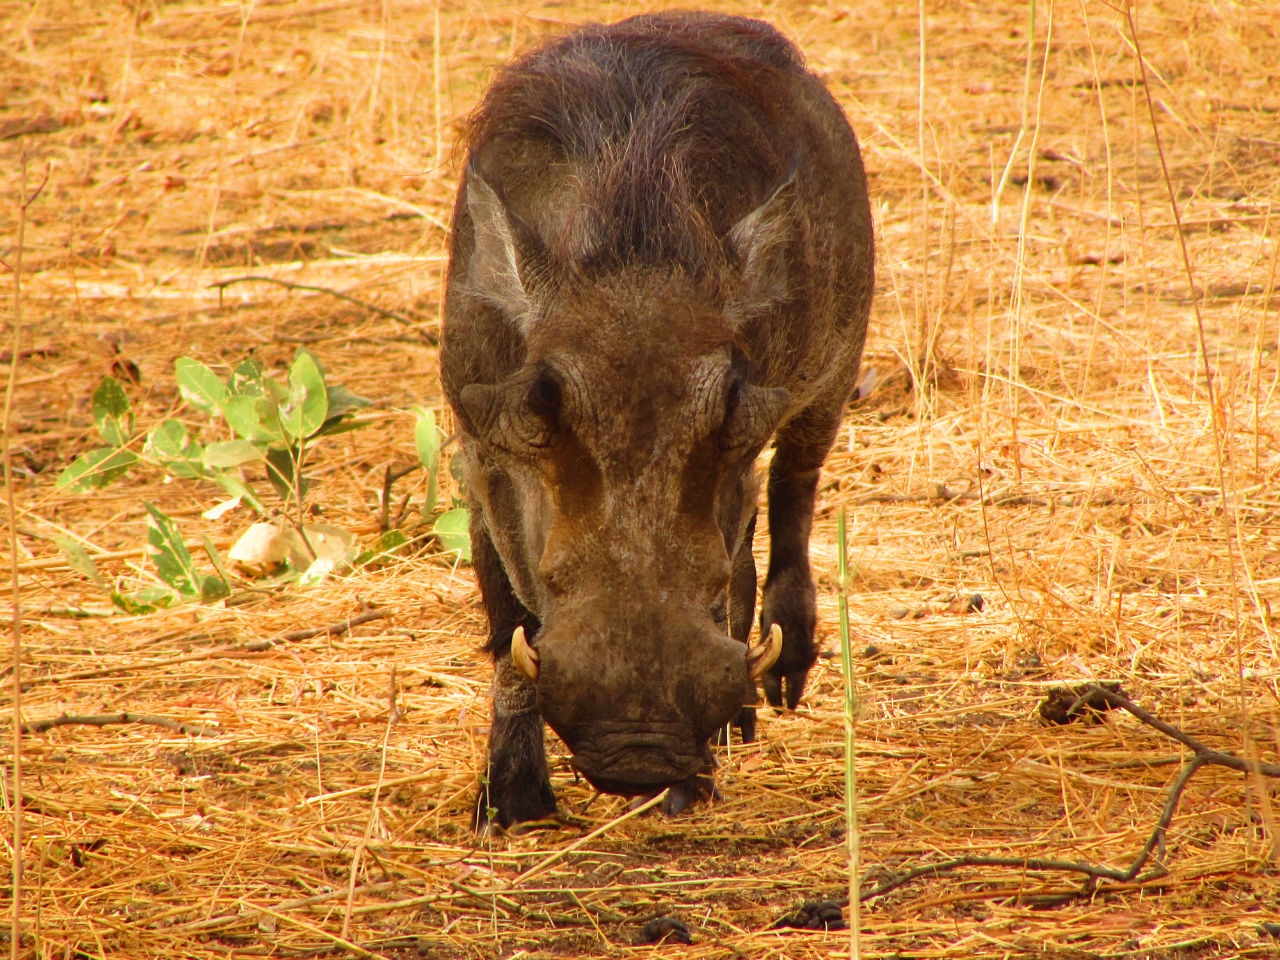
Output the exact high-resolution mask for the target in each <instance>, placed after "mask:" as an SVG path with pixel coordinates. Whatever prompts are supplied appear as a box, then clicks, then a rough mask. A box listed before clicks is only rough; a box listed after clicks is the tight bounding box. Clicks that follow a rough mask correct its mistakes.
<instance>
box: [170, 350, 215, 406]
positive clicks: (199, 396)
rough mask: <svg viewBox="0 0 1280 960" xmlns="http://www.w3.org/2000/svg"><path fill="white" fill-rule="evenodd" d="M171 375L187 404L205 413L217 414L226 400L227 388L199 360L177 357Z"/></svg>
mask: <svg viewBox="0 0 1280 960" xmlns="http://www.w3.org/2000/svg"><path fill="white" fill-rule="evenodd" d="M173 375H174V378H175V379H176V380H177V381H178V390H179V391H180V392H181V393H182V397H183V399H184V400H186V401H187V403H189V404H191V405H192V406H193V407H196V408H198V409H200V410H203V411H204V412H205V413H210V414H212V413H217V412H218V408H219V407H221V406H222V401H223V400H225V399H226V396H227V388H226V387H225V386H223V385H222V381H221V380H219V379H218V377H217V374H215V373H214V372H213V371H212V370H210V369H209V368H208V367H206V366H205V365H204V364H203V363H201V362H200V361H199V360H192V359H191V358H190V357H179V358H178V359H177V360H175V361H174V362H173Z"/></svg>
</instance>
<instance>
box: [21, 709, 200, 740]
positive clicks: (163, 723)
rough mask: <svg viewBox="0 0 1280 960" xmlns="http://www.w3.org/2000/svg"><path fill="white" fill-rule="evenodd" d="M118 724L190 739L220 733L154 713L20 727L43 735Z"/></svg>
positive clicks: (107, 715) (63, 719)
mask: <svg viewBox="0 0 1280 960" xmlns="http://www.w3.org/2000/svg"><path fill="white" fill-rule="evenodd" d="M119 723H147V724H150V725H151V726H153V727H164V729H166V730H173V731H174V732H175V733H182V734H186V735H187V736H190V737H216V736H219V735H220V734H221V733H222V730H221V729H220V728H218V727H206V726H204V725H203V724H199V723H183V722H181V721H180V720H170V719H169V718H168V717H157V716H156V715H155V714H154V713H97V714H92V715H88V716H77V715H73V714H68V713H64V714H62V715H61V716H57V717H50V718H49V719H47V720H32V721H30V722H28V723H24V724H23V725H22V732H23V733H44V732H45V731H46V730H52V729H53V728H54V727H71V726H77V725H81V726H88V727H109V726H112V725H114V724H119Z"/></svg>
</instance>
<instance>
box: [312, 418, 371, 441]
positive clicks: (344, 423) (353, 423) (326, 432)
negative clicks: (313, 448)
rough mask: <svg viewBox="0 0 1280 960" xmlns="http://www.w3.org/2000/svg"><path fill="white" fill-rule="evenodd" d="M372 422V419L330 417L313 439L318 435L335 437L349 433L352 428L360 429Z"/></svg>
mask: <svg viewBox="0 0 1280 960" xmlns="http://www.w3.org/2000/svg"><path fill="white" fill-rule="evenodd" d="M370 422H371V421H369V420H347V419H345V417H330V418H329V419H328V420H326V421H325V422H324V423H323V424H321V426H320V429H319V430H317V431H316V432H315V433H313V434H312V435H311V439H312V440H314V439H316V438H317V437H333V436H337V435H338V434H339V433H348V432H350V431H352V430H359V429H360V428H361V427H363V426H367V425H368V424H369V423H370Z"/></svg>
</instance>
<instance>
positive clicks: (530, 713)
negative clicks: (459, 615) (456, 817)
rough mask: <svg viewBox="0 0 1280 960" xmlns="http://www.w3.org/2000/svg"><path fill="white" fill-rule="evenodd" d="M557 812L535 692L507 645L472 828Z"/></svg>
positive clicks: (497, 667)
mask: <svg viewBox="0 0 1280 960" xmlns="http://www.w3.org/2000/svg"><path fill="white" fill-rule="evenodd" d="M509 643H510V641H508V644H509ZM555 810H556V798H555V794H554V793H552V791H551V778H550V776H549V775H548V773H547V753H546V747H545V745H544V742H543V735H542V717H541V716H540V715H539V714H538V707H537V691H536V690H535V689H534V686H533V684H531V683H530V682H529V681H528V680H526V679H525V678H524V675H523V674H521V673H520V671H519V670H518V669H517V668H516V665H515V664H514V663H513V662H512V660H511V650H510V647H509V646H508V649H507V651H506V653H504V654H502V655H501V656H500V657H498V658H497V659H496V660H495V661H494V665H493V721H492V723H491V725H490V727H489V759H488V763H487V769H486V770H485V773H484V775H483V777H482V780H481V783H480V791H479V793H478V795H477V796H476V808H475V816H474V824H473V825H474V826H475V828H476V829H477V830H483V829H484V828H485V827H486V826H488V825H489V824H491V823H496V824H498V825H499V826H502V827H509V826H511V825H512V824H513V823H520V822H522V821H525V820H541V819H542V818H544V817H547V816H550V815H551V814H553V813H555Z"/></svg>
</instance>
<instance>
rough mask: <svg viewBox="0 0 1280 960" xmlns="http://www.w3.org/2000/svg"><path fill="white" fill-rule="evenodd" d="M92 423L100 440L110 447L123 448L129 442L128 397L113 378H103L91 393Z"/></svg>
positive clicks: (131, 425)
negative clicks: (96, 428)
mask: <svg viewBox="0 0 1280 960" xmlns="http://www.w3.org/2000/svg"><path fill="white" fill-rule="evenodd" d="M93 422H94V423H96V424H97V425H98V433H99V434H101V435H102V439H103V440H105V441H106V442H107V443H109V444H111V445H112V446H115V447H123V446H124V445H125V444H126V443H128V442H129V434H130V433H131V432H132V430H133V417H132V416H131V415H130V411H129V395H128V394H127V393H125V392H124V387H122V386H121V385H120V381H119V380H117V379H116V378H115V377H112V376H106V377H103V378H102V379H101V380H99V381H98V387H97V389H96V390H94V391H93Z"/></svg>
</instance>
